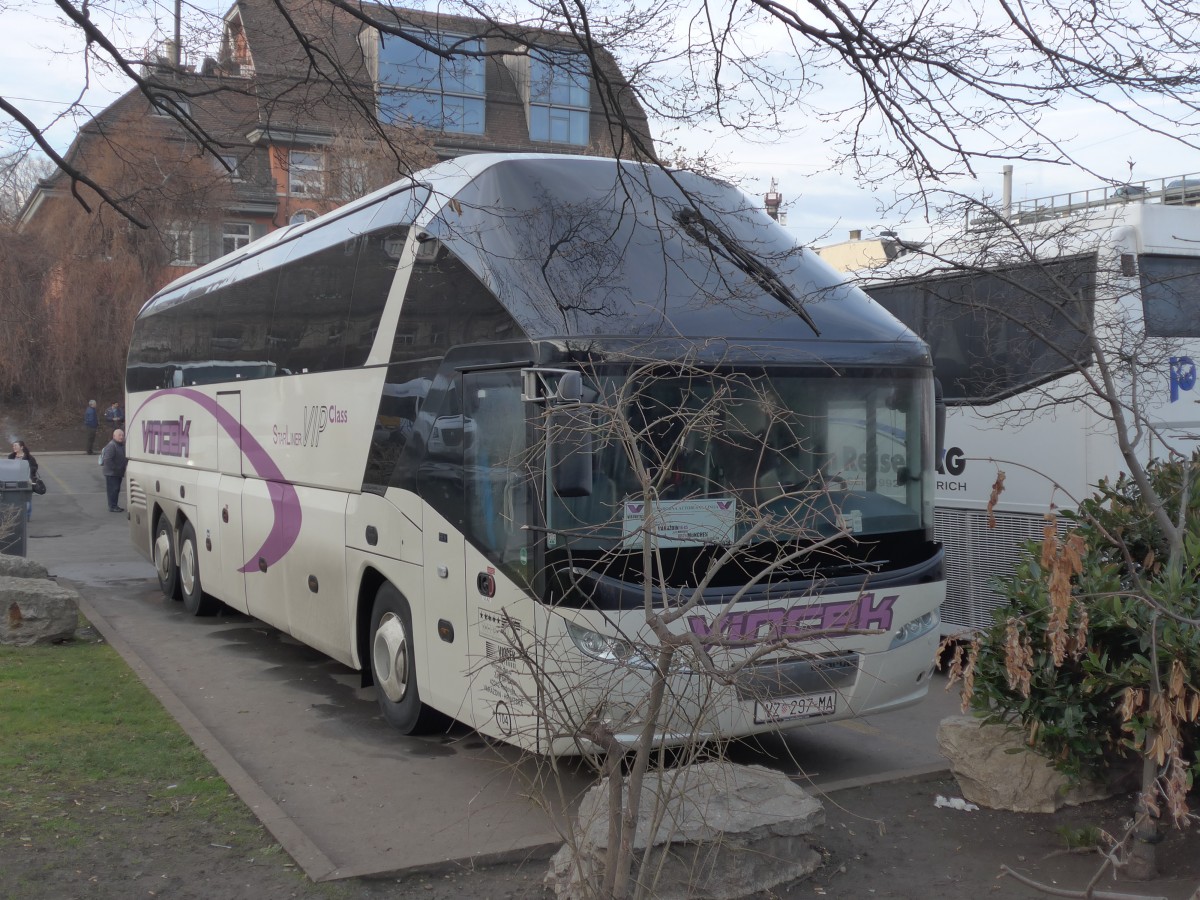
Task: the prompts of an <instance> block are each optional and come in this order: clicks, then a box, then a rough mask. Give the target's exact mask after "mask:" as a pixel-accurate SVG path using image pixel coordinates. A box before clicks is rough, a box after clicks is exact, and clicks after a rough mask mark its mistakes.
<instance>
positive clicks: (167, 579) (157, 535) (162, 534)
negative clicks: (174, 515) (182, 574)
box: [151, 510, 183, 600]
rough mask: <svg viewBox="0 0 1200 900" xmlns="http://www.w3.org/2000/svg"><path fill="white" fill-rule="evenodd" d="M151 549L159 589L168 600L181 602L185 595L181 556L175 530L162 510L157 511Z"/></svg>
mask: <svg viewBox="0 0 1200 900" xmlns="http://www.w3.org/2000/svg"><path fill="white" fill-rule="evenodd" d="M151 547H152V548H153V551H154V571H155V573H156V574H157V575H158V587H159V589H160V590H161V591H162V593H163V596H164V597H166V598H167V599H169V600H181V599H182V598H183V594H182V593H181V591H180V589H179V554H178V549H177V548H176V542H175V529H174V528H173V527H172V525H171V520H170V519H169V518H168V517H167V515H166V514H165V513H163V512H162V510H157V511H156V515H155V518H154V537H153V539H152V542H151Z"/></svg>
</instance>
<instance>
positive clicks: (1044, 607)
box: [969, 459, 1200, 778]
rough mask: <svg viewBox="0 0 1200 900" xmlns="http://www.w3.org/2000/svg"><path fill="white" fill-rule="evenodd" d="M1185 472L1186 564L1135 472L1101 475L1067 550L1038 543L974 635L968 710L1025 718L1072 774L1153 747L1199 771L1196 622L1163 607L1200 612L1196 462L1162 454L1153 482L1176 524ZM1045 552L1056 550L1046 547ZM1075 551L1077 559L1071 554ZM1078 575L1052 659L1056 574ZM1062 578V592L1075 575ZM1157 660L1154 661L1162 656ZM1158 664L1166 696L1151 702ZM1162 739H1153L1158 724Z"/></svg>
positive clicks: (1199, 639) (1045, 749) (1107, 766)
mask: <svg viewBox="0 0 1200 900" xmlns="http://www.w3.org/2000/svg"><path fill="white" fill-rule="evenodd" d="M1186 471H1190V473H1191V474H1190V480H1191V481H1192V482H1193V484H1192V486H1191V489H1190V490H1189V491H1188V492H1187V497H1188V501H1187V507H1188V508H1187V516H1186V529H1185V538H1184V547H1183V553H1182V557H1181V559H1180V565H1179V566H1175V567H1172V566H1170V565H1168V558H1169V555H1170V544H1169V541H1168V539H1167V536H1166V534H1165V533H1164V531H1163V529H1162V528H1161V527H1160V526H1159V524H1158V523H1157V522H1156V520H1155V518H1154V516H1153V515H1152V511H1151V509H1150V507H1149V505H1148V504H1147V503H1146V502H1145V501H1144V499H1143V497H1142V495H1141V491H1140V490H1139V489H1138V488H1137V486H1136V484H1135V483H1134V482H1133V481H1132V480H1131V479H1129V478H1126V477H1125V476H1121V477H1119V478H1117V479H1116V480H1115V481H1111V482H1110V481H1107V480H1106V481H1103V482H1101V483H1100V486H1099V488H1098V490H1097V493H1096V494H1095V495H1094V496H1093V497H1091V498H1089V499H1087V500H1085V501H1084V502H1083V503H1081V505H1080V509H1079V512H1078V513H1076V514H1074V515H1073V516H1072V518H1074V519H1075V520H1076V526H1075V529H1074V531H1073V534H1074V535H1075V537H1074V538H1073V539H1072V540H1071V541H1070V542H1069V543H1070V544H1071V547H1070V549H1068V548H1067V547H1066V546H1065V545H1064V544H1063V543H1062V542H1060V541H1059V540H1058V538H1057V536H1055V537H1053V538H1051V546H1050V548H1045V547H1044V546H1043V544H1042V543H1038V542H1030V543H1029V544H1028V545H1027V546H1026V547H1025V550H1024V553H1023V555H1022V559H1021V562H1020V564H1019V565H1018V567H1017V569H1016V572H1015V573H1014V574H1013V575H1012V576H1011V577H1009V578H1007V579H1003V580H1001V581H999V582H998V583H997V587H998V589H999V590H1000V591H1001V592H1002V594H1003V595H1004V597H1005V598H1006V600H1007V603H1006V605H1005V606H1003V607H1001V608H1000V609H998V610H997V612H996V616H995V623H994V624H993V626H992V627H991V628H990V629H989V630H987V631H986V632H984V633H983V634H981V635H980V636H979V638H978V647H977V657H976V660H975V665H974V669H973V672H972V679H971V681H970V682H969V684H970V685H971V693H970V701H969V702H970V706H971V707H972V708H973V709H974V710H975V711H976V712H978V713H980V714H983V715H986V716H987V717H988V718H989V719H991V720H992V721H1004V722H1010V723H1015V724H1019V725H1020V726H1022V727H1023V728H1024V729H1025V731H1026V734H1027V736H1028V741H1029V744H1030V746H1031V747H1033V748H1034V749H1035V750H1037V751H1038V752H1040V753H1042V754H1044V755H1046V756H1047V757H1049V758H1050V759H1051V760H1052V761H1053V762H1054V764H1055V765H1056V766H1057V767H1058V768H1059V769H1060V770H1061V771H1063V772H1064V773H1066V774H1068V775H1071V776H1074V777H1079V776H1088V777H1099V778H1109V777H1112V776H1113V775H1114V774H1115V773H1116V772H1119V771H1123V770H1125V769H1127V768H1128V761H1129V760H1133V759H1139V758H1140V757H1141V756H1142V754H1143V753H1149V754H1151V755H1152V756H1153V757H1154V758H1155V759H1156V761H1157V762H1159V764H1160V765H1161V764H1163V763H1164V762H1166V761H1167V760H1169V759H1172V758H1174V759H1177V760H1179V761H1180V762H1181V763H1183V764H1185V765H1187V766H1190V767H1192V768H1193V769H1194V768H1195V760H1196V750H1197V748H1198V746H1200V727H1198V725H1197V718H1198V715H1197V714H1198V713H1200V694H1198V693H1197V690H1196V679H1197V678H1198V677H1200V675H1198V673H1200V631H1198V630H1197V628H1196V627H1195V626H1194V625H1191V624H1187V623H1181V622H1178V621H1176V620H1174V619H1171V618H1170V617H1169V616H1165V615H1162V614H1161V613H1159V612H1156V611H1155V608H1154V607H1155V606H1158V607H1159V608H1161V609H1165V610H1171V611H1173V612H1175V613H1178V614H1180V615H1182V616H1185V617H1190V618H1196V617H1197V616H1198V615H1200V590H1198V575H1200V486H1197V485H1196V484H1195V483H1194V482H1195V480H1196V479H1197V476H1200V462H1198V461H1197V460H1196V459H1193V461H1192V464H1191V466H1190V467H1185V466H1184V465H1183V464H1182V463H1181V462H1174V463H1156V464H1152V465H1151V466H1150V468H1149V469H1148V475H1149V477H1150V481H1151V484H1152V486H1153V488H1154V490H1155V491H1156V492H1157V494H1158V496H1159V497H1161V498H1163V501H1164V503H1165V505H1166V508H1167V512H1168V514H1169V516H1170V518H1171V521H1172V522H1178V521H1179V507H1180V500H1181V495H1182V493H1183V492H1182V490H1181V485H1182V483H1183V476H1184V473H1185V472H1186ZM1047 549H1049V551H1051V552H1049V553H1047V552H1046V550H1047ZM1073 554H1074V556H1075V558H1074V559H1072V556H1073ZM1056 568H1057V569H1059V570H1060V577H1062V573H1063V572H1065V571H1068V570H1069V571H1070V572H1071V575H1070V581H1069V598H1067V597H1066V596H1064V598H1063V599H1064V601H1065V602H1064V603H1063V604H1062V606H1061V608H1063V609H1066V610H1067V612H1066V616H1065V620H1064V622H1063V624H1064V626H1065V627H1063V628H1061V629H1059V630H1060V632H1061V637H1060V638H1059V647H1060V653H1059V654H1058V656H1059V659H1057V660H1056V658H1055V657H1056V654H1055V646H1054V645H1055V641H1054V639H1053V637H1052V634H1053V631H1054V629H1052V628H1051V618H1052V614H1053V609H1054V604H1053V603H1052V587H1051V585H1052V584H1053V583H1054V582H1053V580H1052V577H1051V576H1052V575H1053V574H1054V573H1053V570H1054V569H1056ZM1060 583H1061V584H1063V585H1064V595H1065V593H1066V590H1067V589H1066V587H1065V586H1066V585H1067V582H1066V581H1065V579H1064V580H1063V581H1062V582H1060ZM1152 660H1153V661H1152ZM1155 669H1157V673H1158V680H1157V684H1158V685H1159V686H1160V687H1161V692H1160V694H1159V699H1158V700H1157V701H1156V702H1152V701H1153V697H1154V689H1155V685H1156V680H1155V678H1154V670H1155ZM1151 728H1153V729H1155V730H1154V731H1153V732H1152V734H1153V735H1154V736H1155V739H1154V740H1153V741H1151V743H1150V745H1149V746H1147V745H1146V741H1145V737H1146V735H1147V733H1148V730H1149V729H1151Z"/></svg>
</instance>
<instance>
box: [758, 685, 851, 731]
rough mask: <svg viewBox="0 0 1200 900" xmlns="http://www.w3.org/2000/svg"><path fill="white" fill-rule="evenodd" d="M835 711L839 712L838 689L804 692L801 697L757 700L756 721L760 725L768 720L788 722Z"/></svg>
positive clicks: (827, 714) (826, 714) (825, 714)
mask: <svg viewBox="0 0 1200 900" xmlns="http://www.w3.org/2000/svg"><path fill="white" fill-rule="evenodd" d="M835 712H837V692H836V691H826V692H825V693H822V694H804V695H802V696H799V697H777V698H775V699H772V700H757V701H755V703H754V721H755V723H756V724H758V725H763V724H765V723H767V722H786V721H788V720H789V719H810V718H812V717H813V716H829V715H832V714H833V713H835Z"/></svg>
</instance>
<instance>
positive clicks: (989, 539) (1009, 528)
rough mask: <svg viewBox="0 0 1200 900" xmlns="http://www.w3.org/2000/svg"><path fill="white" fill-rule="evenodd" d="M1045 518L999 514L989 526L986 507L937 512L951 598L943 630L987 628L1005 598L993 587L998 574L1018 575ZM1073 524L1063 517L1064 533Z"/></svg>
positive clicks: (944, 609) (948, 597)
mask: <svg viewBox="0 0 1200 900" xmlns="http://www.w3.org/2000/svg"><path fill="white" fill-rule="evenodd" d="M1045 521H1046V520H1045V519H1044V518H1043V517H1042V516H1039V515H1025V514H1021V513H996V527H995V528H988V517H987V513H986V512H985V511H983V510H969V509H941V508H938V509H936V510H935V512H934V532H935V534H936V535H937V539H938V540H939V541H941V542H942V543H943V544H945V545H946V602H945V603H944V604H942V630H943V632H945V631H946V630H947V626H949V628H950V629H951V630H958V629H964V628H970V629H978V628H987V627H988V626H989V625H991V624H992V611H993V610H995V609H996V608H997V607H999V606H1000V605H1002V604H1003V602H1004V601H1003V599H1002V598H1001V597H1000V595H999V594H997V593H996V592H995V591H994V590H993V589H992V586H991V582H992V579H993V578H996V577H1006V576H1008V575H1011V574H1012V571H1013V569H1014V568H1015V567H1016V565H1017V559H1018V558H1019V557H1020V553H1021V545H1022V544H1024V543H1025V541H1040V540H1041V539H1042V525H1043V524H1044V523H1045ZM1070 526H1071V522H1070V521H1069V520H1067V519H1063V518H1060V519H1059V520H1058V531H1059V534H1065V533H1066V531H1067V529H1068V528H1070Z"/></svg>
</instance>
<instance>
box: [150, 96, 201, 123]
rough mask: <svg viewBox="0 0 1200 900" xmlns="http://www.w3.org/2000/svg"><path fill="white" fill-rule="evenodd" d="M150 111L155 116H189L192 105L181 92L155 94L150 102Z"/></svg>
mask: <svg viewBox="0 0 1200 900" xmlns="http://www.w3.org/2000/svg"><path fill="white" fill-rule="evenodd" d="M150 112H151V114H152V115H155V116H168V117H172V118H174V117H179V116H182V117H183V118H189V117H190V116H191V114H192V107H191V104H190V103H188V99H187V97H183V96H181V95H179V94H155V95H154V97H153V98H152V100H151V102H150Z"/></svg>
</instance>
